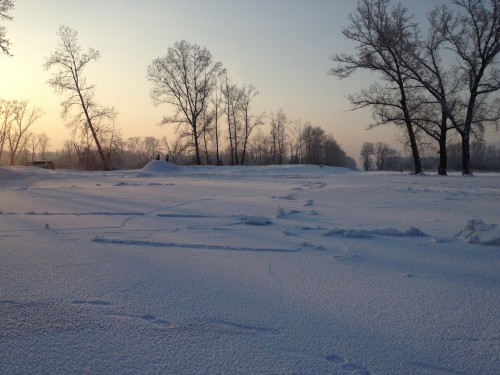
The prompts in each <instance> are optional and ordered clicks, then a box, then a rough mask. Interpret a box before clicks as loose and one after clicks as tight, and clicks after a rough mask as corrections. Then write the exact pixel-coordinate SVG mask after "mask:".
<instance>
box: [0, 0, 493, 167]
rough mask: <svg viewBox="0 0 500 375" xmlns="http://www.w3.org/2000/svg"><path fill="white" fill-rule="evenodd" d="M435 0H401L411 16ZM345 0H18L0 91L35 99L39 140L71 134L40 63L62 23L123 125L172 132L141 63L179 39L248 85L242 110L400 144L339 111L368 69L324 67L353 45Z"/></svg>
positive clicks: (53, 143)
mask: <svg viewBox="0 0 500 375" xmlns="http://www.w3.org/2000/svg"><path fill="white" fill-rule="evenodd" d="M438 3H439V1H436V0H424V1H420V2H418V4H414V2H412V1H411V0H405V1H403V4H404V5H407V6H408V7H409V8H410V10H411V11H412V12H413V13H415V15H416V17H417V20H421V21H423V20H425V18H424V17H425V13H426V12H428V11H430V10H432V9H433V8H434V6H435V5H436V4H438ZM355 7H356V2H355V1H348V0H315V1H306V0H290V1H286V0H256V1H239V0H236V1H235V0H232V1H231V0H210V1H209V0H206V1H203V0H197V1H196V0H185V1H178V0H163V1H160V0H142V1H137V0H136V1H133V0H101V1H99V2H89V1H79V0H45V1H43V2H42V1H40V0H19V1H16V4H15V9H14V10H13V12H12V14H11V15H12V16H13V17H14V20H13V21H11V22H4V25H5V26H6V28H7V37H8V38H9V40H10V41H11V43H12V45H11V53H12V55H13V56H12V57H7V56H5V55H2V56H0V98H2V99H5V100H14V99H17V100H27V101H29V103H30V105H31V106H36V107H41V108H42V109H43V111H44V112H45V114H44V116H43V117H42V118H41V119H40V120H38V122H37V123H36V124H35V125H34V126H33V129H32V131H33V132H35V133H46V134H47V135H48V136H49V138H50V147H49V148H50V149H53V150H54V149H60V148H62V146H63V143H64V141H65V140H67V139H70V138H71V133H70V131H69V129H67V128H66V127H65V126H64V123H65V122H64V120H63V119H61V117H60V113H61V107H60V102H61V101H63V99H64V97H62V96H59V95H58V94H56V93H55V92H54V91H53V89H52V88H50V87H49V86H48V85H47V80H48V79H49V78H50V76H51V72H50V71H46V70H44V68H43V63H44V61H45V60H46V58H47V57H49V56H50V54H51V53H52V52H53V51H55V49H56V47H57V43H58V36H57V35H56V33H57V30H58V28H59V27H60V26H61V25H64V26H69V27H70V28H72V29H74V30H76V31H77V32H78V40H79V44H80V45H81V46H82V48H83V50H87V49H88V48H90V47H92V48H95V49H97V50H99V51H100V53H101V58H100V59H99V61H97V62H94V63H93V64H92V65H90V66H89V67H88V68H87V70H86V77H87V80H88V81H89V82H92V83H94V84H95V85H96V99H97V101H98V102H99V103H101V104H103V105H106V106H112V107H114V108H115V109H116V110H117V112H118V113H119V116H118V118H117V122H116V125H117V127H118V128H120V129H121V131H122V135H123V137H124V138H128V137H136V136H140V137H145V136H155V137H158V138H161V137H163V136H167V138H169V139H170V140H172V139H173V137H175V135H174V132H173V128H172V127H160V126H159V125H158V124H159V122H160V121H161V119H162V117H163V116H165V115H169V114H170V113H171V111H172V108H171V107H169V106H167V105H163V106H159V107H154V106H153V105H152V103H151V99H150V96H149V92H150V89H151V84H150V83H149V82H148V81H147V80H146V70H147V67H148V65H150V64H151V62H152V61H153V60H154V59H155V58H157V57H162V56H165V55H166V54H167V50H168V48H169V47H171V46H173V44H174V43H175V42H176V41H180V40H186V41H188V42H190V43H193V44H198V45H201V46H203V47H206V48H207V49H208V50H209V51H210V52H211V53H212V55H213V58H214V60H215V61H221V62H222V63H223V65H224V67H225V68H227V69H228V71H229V72H230V74H231V76H232V78H233V79H234V81H235V82H238V83H239V84H253V85H254V86H255V87H256V88H257V89H258V90H259V91H260V94H259V95H258V96H257V97H256V98H255V99H254V102H253V111H254V113H261V112H264V111H265V112H266V113H267V114H271V113H273V112H274V113H275V112H277V111H278V110H280V109H282V110H283V111H284V112H285V113H286V114H287V116H288V118H289V120H291V121H292V122H295V121H297V120H299V121H301V122H307V121H308V122H310V123H311V124H313V125H315V126H320V127H322V128H323V129H325V131H326V132H327V133H331V134H333V136H334V137H335V139H336V140H337V141H338V142H339V143H340V145H341V146H342V148H343V149H344V150H345V151H347V153H348V154H349V155H351V156H352V157H355V158H357V156H358V155H359V150H360V148H361V145H362V143H363V142H365V141H372V142H377V141H383V142H387V143H391V144H393V145H394V146H395V147H398V148H400V145H399V144H398V143H397V135H398V134H397V131H396V130H395V128H394V127H392V126H387V127H383V128H378V129H374V130H370V131H368V130H366V128H367V126H368V125H369V123H370V121H371V113H370V111H369V110H362V111H351V110H350V107H349V103H348V101H347V99H346V95H347V94H349V93H355V92H356V91H359V90H360V89H362V88H365V87H368V86H369V85H370V83H371V82H374V81H375V80H376V76H375V75H372V74H369V73H357V74H356V75H355V76H354V77H353V78H349V79H344V80H339V79H337V78H336V77H333V76H330V75H328V70H329V69H330V68H331V67H332V63H331V61H330V57H331V56H332V55H333V54H335V53H342V52H352V51H353V47H354V46H353V44H352V42H350V41H348V40H346V39H345V37H344V36H343V35H342V28H343V27H345V26H346V25H347V17H348V14H349V13H350V12H353V11H354V10H355ZM263 130H264V131H265V132H267V128H264V129H263ZM495 136H496V137H498V135H495Z"/></svg>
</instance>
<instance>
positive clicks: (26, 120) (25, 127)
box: [7, 101, 43, 165]
mask: <svg viewBox="0 0 500 375" xmlns="http://www.w3.org/2000/svg"><path fill="white" fill-rule="evenodd" d="M13 105H14V115H13V121H12V123H11V126H10V129H9V132H8V133H7V142H8V144H9V152H10V165H15V164H16V161H17V159H18V158H19V155H20V152H21V151H22V150H23V149H25V148H26V146H27V145H28V142H29V140H30V137H31V133H30V132H29V128H30V127H31V125H33V124H34V123H35V121H37V120H38V119H39V118H40V117H41V116H42V115H43V111H42V109H41V108H38V107H33V108H31V109H29V108H28V102H25V101H23V102H16V101H14V102H13Z"/></svg>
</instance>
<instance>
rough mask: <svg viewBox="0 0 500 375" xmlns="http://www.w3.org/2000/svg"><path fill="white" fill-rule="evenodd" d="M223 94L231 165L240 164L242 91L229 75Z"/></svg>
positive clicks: (222, 87) (222, 88) (224, 83)
mask: <svg viewBox="0 0 500 375" xmlns="http://www.w3.org/2000/svg"><path fill="white" fill-rule="evenodd" d="M221 93H222V96H223V104H224V113H225V115H226V121H227V135H228V139H229V153H230V157H231V165H237V164H239V153H238V151H239V144H240V142H241V140H240V137H239V134H240V129H241V123H240V119H239V111H240V105H241V95H242V92H241V89H240V88H239V87H238V85H237V84H236V83H234V82H233V81H232V80H231V77H230V76H229V74H224V78H223V81H222V83H221Z"/></svg>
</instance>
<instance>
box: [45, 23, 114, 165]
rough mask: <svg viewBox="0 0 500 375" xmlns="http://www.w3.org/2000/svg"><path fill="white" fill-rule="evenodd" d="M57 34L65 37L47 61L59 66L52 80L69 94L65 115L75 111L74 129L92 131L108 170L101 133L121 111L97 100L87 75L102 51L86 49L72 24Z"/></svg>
mask: <svg viewBox="0 0 500 375" xmlns="http://www.w3.org/2000/svg"><path fill="white" fill-rule="evenodd" d="M57 35H58V36H59V37H60V38H61V40H60V42H59V45H58V48H57V49H56V51H55V52H53V53H52V55H51V56H50V57H49V58H48V59H46V61H45V64H44V67H45V69H46V70H48V69H52V68H56V69H57V71H56V72H55V73H53V75H52V78H50V79H49V80H48V84H49V85H50V86H52V87H53V88H54V90H55V91H56V92H57V93H59V94H66V95H67V96H66V100H64V101H63V102H62V103H61V106H62V107H63V110H62V117H63V119H67V118H68V116H69V115H70V114H71V113H72V114H73V117H72V118H71V120H70V122H69V123H68V126H69V127H71V128H72V129H73V130H74V132H76V131H77V130H78V131H80V133H81V135H82V137H84V138H87V137H88V133H89V132H90V135H91V139H92V140H93V142H94V143H95V146H96V147H97V151H98V154H99V156H100V159H101V162H102V165H103V168H104V169H105V170H108V169H109V160H108V159H107V158H106V154H105V150H104V149H103V147H102V145H101V137H102V134H101V133H109V131H110V129H112V128H114V119H115V118H116V115H117V113H116V111H115V110H114V108H112V107H104V106H101V105H100V104H98V103H97V102H96V101H95V100H94V96H95V86H94V85H93V84H89V83H87V80H86V78H85V76H84V70H85V68H86V67H87V66H88V65H89V64H90V63H91V62H93V61H97V60H98V59H99V57H100V54H99V51H97V50H95V49H93V48H89V50H88V51H87V52H82V48H81V46H80V45H79V44H78V40H77V36H78V34H77V32H76V31H74V30H72V29H71V28H69V27H66V26H61V27H60V28H59V32H58V33H57Z"/></svg>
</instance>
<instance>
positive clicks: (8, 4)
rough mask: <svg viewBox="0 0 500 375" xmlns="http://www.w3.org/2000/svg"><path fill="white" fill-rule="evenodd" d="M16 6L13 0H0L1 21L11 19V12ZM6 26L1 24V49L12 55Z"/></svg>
mask: <svg viewBox="0 0 500 375" xmlns="http://www.w3.org/2000/svg"><path fill="white" fill-rule="evenodd" d="M13 8H14V1H13V0H0V21H4V20H7V21H11V20H12V16H11V15H9V12H10V11H11V10H12V9H13ZM6 33H7V32H6V29H5V26H3V25H0V51H1V52H2V53H4V54H6V55H8V56H10V50H9V47H10V41H9V39H7V36H6Z"/></svg>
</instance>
